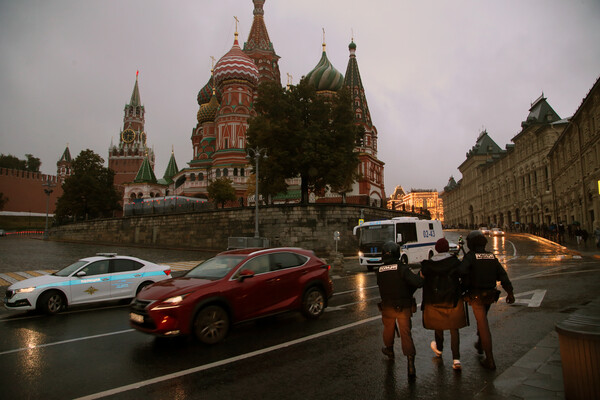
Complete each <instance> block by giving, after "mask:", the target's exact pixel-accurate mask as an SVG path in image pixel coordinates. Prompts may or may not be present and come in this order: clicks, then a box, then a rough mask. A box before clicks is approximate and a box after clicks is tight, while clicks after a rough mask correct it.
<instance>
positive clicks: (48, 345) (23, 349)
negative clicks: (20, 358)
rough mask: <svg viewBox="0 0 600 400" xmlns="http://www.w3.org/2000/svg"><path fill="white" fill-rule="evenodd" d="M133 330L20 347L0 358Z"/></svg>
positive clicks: (128, 330) (0, 354)
mask: <svg viewBox="0 0 600 400" xmlns="http://www.w3.org/2000/svg"><path fill="white" fill-rule="evenodd" d="M134 330H135V329H127V330H124V331H118V332H110V333H102V334H100V335H93V336H85V337H80V338H76V339H69V340H62V341H60V342H53V343H46V344H40V345H37V346H29V347H22V348H20V349H13V350H7V351H2V352H0V356H3V355H5V354H11V353H18V352H19V351H26V350H33V349H41V348H42V347H50V346H56V345H59V344H65V343H73V342H79V341H81V340H89V339H96V338H99V337H106V336H112V335H120V334H122V333H128V332H133V331H134Z"/></svg>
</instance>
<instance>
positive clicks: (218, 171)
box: [217, 168, 221, 178]
mask: <svg viewBox="0 0 600 400" xmlns="http://www.w3.org/2000/svg"><path fill="white" fill-rule="evenodd" d="M220 177H221V170H220V169H219V168H217V178H220Z"/></svg>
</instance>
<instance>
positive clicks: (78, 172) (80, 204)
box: [56, 149, 120, 220]
mask: <svg viewBox="0 0 600 400" xmlns="http://www.w3.org/2000/svg"><path fill="white" fill-rule="evenodd" d="M103 164H104V159H103V158H102V157H100V156H99V155H98V154H96V153H94V152H93V151H92V150H89V149H87V150H83V151H82V152H81V153H80V154H79V155H78V156H77V158H75V160H73V162H72V165H71V166H72V171H73V172H72V174H71V175H70V176H69V177H67V179H65V182H64V183H63V187H62V188H63V195H62V196H61V197H60V198H59V199H58V202H57V204H56V216H57V218H58V219H59V220H60V219H64V218H65V217H73V218H75V219H79V218H86V219H87V218H101V217H110V216H112V215H113V212H114V211H116V210H119V208H120V205H119V200H120V196H119V195H118V194H117V191H116V190H115V186H114V172H113V171H112V170H110V169H108V168H105V167H103Z"/></svg>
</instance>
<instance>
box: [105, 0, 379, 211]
mask: <svg viewBox="0 0 600 400" xmlns="http://www.w3.org/2000/svg"><path fill="white" fill-rule="evenodd" d="M253 3H254V19H253V22H252V27H251V29H250V33H249V35H248V40H247V41H246V42H245V43H244V47H243V49H242V48H241V47H240V45H239V42H238V33H237V29H236V32H235V37H234V41H233V46H232V47H231V50H229V52H227V53H226V54H225V55H224V56H223V57H221V59H219V60H218V61H217V63H216V64H215V65H214V68H213V70H212V71H211V75H210V79H209V80H208V82H207V83H206V85H204V87H203V88H202V89H200V91H199V92H198V97H197V100H198V105H199V109H198V113H197V121H198V122H197V124H196V126H195V127H193V129H192V135H191V141H192V147H193V158H192V160H190V161H189V162H188V167H187V168H184V169H182V170H178V168H177V163H176V162H175V156H174V154H173V151H172V152H171V158H170V160H169V163H168V166H167V168H166V171H165V173H164V175H163V177H162V178H160V179H157V178H156V175H155V174H154V159H155V156H154V151H153V150H152V149H151V148H149V147H148V146H147V143H146V142H147V136H146V132H145V130H144V121H145V109H144V106H143V105H142V103H141V99H140V93H139V87H138V79H137V75H136V81H135V86H134V89H133V93H132V95H131V100H130V102H129V104H127V105H126V106H125V110H124V118H123V128H122V129H121V132H120V135H119V143H118V144H116V145H114V144H112V143H111V146H110V147H109V157H108V158H109V161H108V163H109V168H111V169H112V170H113V171H114V172H115V184H116V185H117V186H118V187H119V188H121V190H122V191H123V196H124V197H123V204H127V203H131V202H134V201H136V200H138V199H142V198H143V199H146V198H153V197H162V196H170V195H176V196H187V197H204V198H207V197H208V189H207V188H208V185H209V184H210V182H211V181H213V180H215V179H218V178H221V177H226V178H228V179H230V180H231V181H232V184H233V187H234V188H235V191H236V195H237V197H239V198H241V199H243V201H244V202H245V204H247V201H248V185H249V181H248V180H249V178H250V176H251V174H252V166H251V165H250V164H249V162H248V158H247V151H246V132H247V130H248V125H249V124H248V119H249V118H250V117H252V116H254V115H256V111H255V110H254V107H253V102H254V100H255V98H256V95H257V88H258V85H259V84H260V83H261V82H265V81H276V82H279V83H281V77H280V71H279V65H278V61H279V58H280V57H279V56H278V55H277V54H276V53H275V49H274V47H273V43H272V42H271V40H270V38H269V34H268V32H267V28H266V25H265V21H264V9H263V6H264V3H265V0H253ZM348 48H349V52H350V56H349V61H348V66H347V68H346V75H345V77H344V76H343V75H342V74H341V73H340V72H339V71H338V70H336V69H335V68H334V67H333V65H332V64H331V62H330V61H329V59H328V58H327V53H326V49H325V44H324V43H323V53H322V56H321V59H320V61H319V63H318V64H317V66H316V67H315V68H314V69H313V70H312V71H310V72H309V73H308V74H306V76H305V79H307V80H308V82H309V83H310V84H312V85H314V87H315V88H316V90H317V93H318V94H322V95H332V94H334V93H335V92H337V91H338V90H340V89H341V88H342V87H343V86H346V87H347V88H348V90H349V92H350V93H351V95H352V98H353V107H354V118H355V122H356V124H358V125H361V126H362V127H363V128H364V132H365V133H364V138H363V141H362V143H361V144H360V146H358V147H356V149H355V151H356V152H358V155H359V160H360V164H359V171H358V172H359V176H360V178H359V180H358V181H357V182H355V183H354V185H353V187H352V191H351V192H349V193H346V201H347V202H348V203H359V204H369V205H374V206H384V204H385V203H384V199H385V188H384V182H383V165H384V163H383V162H382V161H380V160H379V159H378V158H377V129H376V128H375V126H374V125H373V123H372V121H371V115H370V113H369V108H368V105H367V100H366V97H365V91H364V87H363V85H362V81H361V78H360V73H359V70H358V63H357V60H356V44H355V43H354V42H353V41H352V42H351V43H350V45H349V46H348ZM259 173H260V171H259ZM288 185H289V187H288V193H286V194H282V195H281V196H280V197H279V196H276V197H275V198H274V199H273V201H274V202H275V203H277V202H278V201H279V202H298V201H299V200H300V191H299V186H300V180H299V178H298V179H292V180H288ZM296 194H297V195H296ZM250 200H251V201H252V202H253V196H252V197H251V198H250ZM310 201H311V202H341V201H340V195H339V194H337V193H325V194H321V195H320V196H317V195H316V194H314V193H313V194H311V195H310Z"/></svg>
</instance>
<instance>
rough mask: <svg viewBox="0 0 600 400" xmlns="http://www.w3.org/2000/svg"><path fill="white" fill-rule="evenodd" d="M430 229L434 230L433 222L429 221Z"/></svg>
mask: <svg viewBox="0 0 600 400" xmlns="http://www.w3.org/2000/svg"><path fill="white" fill-rule="evenodd" d="M429 230H430V231H432V230H433V224H432V223H431V222H430V223H429Z"/></svg>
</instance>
